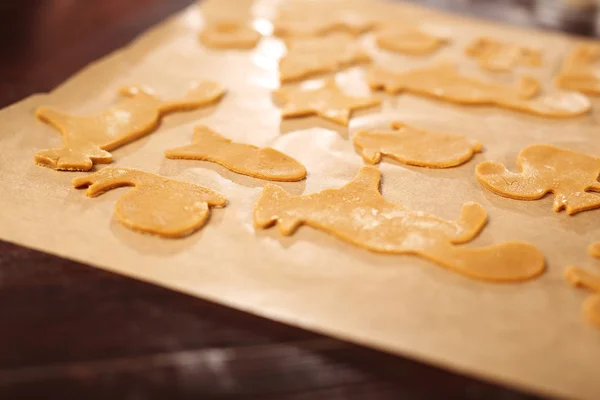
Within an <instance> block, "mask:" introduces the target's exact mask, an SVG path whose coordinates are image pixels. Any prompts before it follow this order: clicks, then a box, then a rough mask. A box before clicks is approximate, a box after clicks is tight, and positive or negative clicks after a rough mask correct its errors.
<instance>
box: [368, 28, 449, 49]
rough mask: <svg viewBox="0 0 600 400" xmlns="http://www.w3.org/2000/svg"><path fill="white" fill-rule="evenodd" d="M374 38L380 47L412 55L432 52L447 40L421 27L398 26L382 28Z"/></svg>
mask: <svg viewBox="0 0 600 400" xmlns="http://www.w3.org/2000/svg"><path fill="white" fill-rule="evenodd" d="M375 40H376V42H377V45H378V46H379V47H381V48H382V49H385V50H389V51H393V52H396V53H401V54H408V55H412V56H425V55H429V54H432V53H434V52H435V51H437V50H438V49H439V48H440V47H442V46H444V45H445V44H447V43H448V42H449V40H448V39H447V38H444V37H441V36H436V35H433V34H431V33H428V32H425V31H424V30H421V29H403V28H398V27H392V28H385V29H382V30H381V31H379V32H377V33H376V35H375Z"/></svg>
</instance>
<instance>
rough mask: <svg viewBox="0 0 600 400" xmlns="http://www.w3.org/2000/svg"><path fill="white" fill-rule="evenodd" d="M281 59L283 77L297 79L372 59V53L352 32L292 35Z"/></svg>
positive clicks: (281, 79)
mask: <svg viewBox="0 0 600 400" xmlns="http://www.w3.org/2000/svg"><path fill="white" fill-rule="evenodd" d="M286 45H287V49H288V50H287V53H286V54H285V55H284V56H283V57H282V58H281V60H279V80H280V81H281V83H286V82H293V81H298V80H302V79H306V78H309V77H311V76H315V75H319V74H323V73H326V72H335V71H339V70H341V69H343V68H346V67H350V66H352V65H355V64H360V63H365V62H370V61H371V58H370V57H369V55H368V54H367V53H366V52H365V51H364V50H362V49H361V48H360V45H359V44H358V43H357V42H356V41H354V40H353V38H352V36H350V35H347V34H342V33H337V34H331V35H329V36H323V37H318V38H309V39H290V40H287V41H286Z"/></svg>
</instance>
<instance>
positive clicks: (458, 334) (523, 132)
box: [0, 1, 600, 399]
mask: <svg viewBox="0 0 600 400" xmlns="http://www.w3.org/2000/svg"><path fill="white" fill-rule="evenodd" d="M273 5H274V2H273V1H261V2H259V3H257V4H256V5H255V9H254V11H255V14H256V15H258V16H259V17H267V18H268V17H270V16H271V15H272V13H273ZM398 7H399V8H398V17H397V21H398V24H404V25H407V24H410V23H415V21H421V22H423V23H426V25H427V26H429V27H430V28H432V29H437V30H439V31H441V32H447V33H448V34H449V35H450V36H451V37H452V38H453V39H454V41H453V43H452V45H451V46H448V47H447V48H444V49H443V50H442V51H440V52H438V53H437V54H435V55H434V56H432V57H429V58H428V57H425V58H417V57H405V56H400V55H394V54H392V53H387V52H383V51H380V50H378V49H377V48H376V46H375V44H374V38H373V37H372V35H366V36H365V37H363V38H362V39H361V40H362V41H363V42H364V43H365V46H366V47H367V48H368V49H369V51H370V52H372V53H373V55H374V57H375V58H376V60H377V62H378V63H381V64H385V65H388V66H390V67H391V68H395V69H399V70H400V69H406V68H411V67H415V66H418V65H424V64H426V63H428V62H431V61H432V60H433V59H439V58H446V59H451V60H457V61H458V62H460V64H461V68H462V70H463V71H464V72H465V73H468V74H472V75H477V76H481V77H483V78H486V79H490V80H491V79H496V80H497V81H504V82H514V80H515V77H514V76H511V75H510V74H496V75H491V74H489V73H485V72H482V71H480V70H479V68H478V66H477V65H476V63H475V62H474V61H473V60H470V59H467V58H466V57H464V56H463V54H462V51H463V48H464V46H465V45H466V44H467V43H468V41H469V40H470V39H471V38H472V37H474V36H476V35H479V34H485V35H489V36H492V37H499V38H502V39H504V40H507V41H516V42H519V43H522V44H529V45H533V46H539V47H541V48H543V50H544V67H543V68H537V69H528V70H523V71H520V72H525V73H527V74H530V75H533V76H536V77H538V78H540V79H543V81H544V82H545V86H544V90H546V91H552V90H556V89H554V88H553V87H552V85H551V83H550V82H551V81H550V79H551V77H552V76H553V74H554V73H555V72H556V70H557V68H558V67H559V63H560V60H561V58H562V56H563V55H564V54H566V51H567V50H568V49H569V48H570V47H571V46H572V45H573V43H574V39H573V38H568V37H566V36H562V35H557V34H551V33H547V32H535V31H527V30H522V29H517V28H511V27H505V26H499V25H494V24H492V23H490V22H487V21H486V22H483V21H472V20H465V19H462V18H458V17H454V16H449V15H445V14H441V13H438V12H436V11H431V10H425V9H421V8H417V7H414V6H408V5H399V6H398ZM202 24H203V21H202V17H201V15H200V13H199V12H198V9H197V8H196V7H192V8H190V9H188V10H186V11H184V12H182V13H181V14H179V15H177V16H176V17H174V18H172V19H170V20H168V21H167V22H165V23H163V24H162V25H160V26H158V27H156V28H154V29H152V30H151V31H149V32H148V33H146V34H145V35H143V36H142V37H141V38H139V39H138V40H137V41H135V42H134V43H133V44H132V45H130V46H128V47H126V48H124V49H123V50H121V51H118V52H116V53H114V54H112V55H110V56H108V57H106V58H105V59H103V60H101V61H99V62H97V63H95V64H93V65H91V66H89V67H88V68H86V69H85V70H84V71H82V72H80V73H79V74H77V75H76V76H74V77H73V78H71V79H70V80H69V81H68V82H66V83H65V84H63V85H62V86H61V87H59V88H58V89H56V90H54V91H53V92H52V93H50V94H43V95H36V96H32V97H31V98H29V99H27V100H24V101H22V102H21V103H19V104H16V105H14V106H11V107H9V108H7V109H5V110H3V111H1V112H0V150H1V151H0V182H1V185H2V189H1V190H0V239H3V240H7V241H10V242H14V243H17V244H20V245H23V246H27V247H31V248H35V249H38V250H43V251H46V252H49V253H53V254H57V255H60V256H63V257H67V258H71V259H74V260H77V261H81V262H85V263H88V264H91V265H94V266H97V267H99V268H102V269H106V270H109V271H114V272H117V273H120V274H123V275H127V276H131V277H135V278H138V279H141V280H144V281H149V282H153V283H156V284H158V285H162V286H166V287H169V288H172V289H175V290H178V291H181V292H185V293H189V294H191V295H194V296H198V297H202V298H205V299H209V300H213V301H216V302H219V303H223V304H226V305H229V306H232V307H235V308H238V309H242V310H246V311H248V312H252V313H255V314H258V315H261V316H264V317H268V318H272V319H275V320H278V321H282V322H286V323H289V324H293V325H298V326H301V327H304V328H308V329H311V330H314V331H318V332H323V333H326V334H329V335H332V336H335V337H339V338H342V339H346V340H350V341H353V342H357V343H361V344H364V345H368V346H372V347H375V348H378V349H382V350H385V351H389V352H392V353H397V354H401V355H405V356H409V357H412V358H416V359H419V360H423V361H426V362H430V363H433V364H436V365H441V366H444V367H446V368H451V369H454V370H458V371H461V372H464V373H469V374H474V375H477V376H481V377H485V378H488V379H493V380H495V381H498V382H503V383H508V384H511V385H516V386H520V387H523V388H527V389H530V390H536V391H539V392H542V393H546V394H552V395H556V396H566V397H579V398H588V399H597V398H600V376H599V375H598V371H600V330H597V329H594V328H593V327H591V326H589V325H588V324H587V323H586V322H585V321H584V320H583V318H582V316H581V314H580V307H581V303H582V301H583V300H584V299H585V298H586V296H587V295H588V293H587V292H586V291H585V290H577V289H574V288H572V287H570V286H569V285H568V284H567V283H566V282H565V280H564V279H563V277H562V273H563V270H564V268H565V267H566V266H567V265H571V264H579V265H581V266H586V267H588V268H591V269H593V270H595V271H596V272H600V268H599V267H600V265H598V262H597V261H594V260H593V259H592V258H591V257H589V256H588V255H587V253H586V247H587V246H588V244H590V243H591V242H592V241H595V240H599V239H600V229H599V228H598V222H599V217H600V211H591V212H583V213H580V214H577V215H576V216H572V217H569V216H567V215H566V214H565V213H564V212H563V213H560V214H557V213H554V212H553V211H552V209H551V204H552V197H551V196H549V197H547V198H544V199H543V200H541V201H533V202H524V201H515V200H510V199H505V198H502V197H499V196H496V195H494V194H492V193H490V192H488V191H486V190H484V189H483V188H482V187H481V186H480V185H479V184H478V183H477V181H476V180H475V177H474V168H475V165H476V164H477V163H479V162H481V161H483V160H486V159H490V160H499V161H501V162H504V163H506V164H507V165H510V166H511V167H514V162H515V157H516V155H517V153H518V152H519V150H520V149H521V148H523V147H524V146H526V145H529V144H533V143H551V144H555V145H559V146H564V147H568V148H571V149H574V150H580V151H585V152H587V153H590V154H596V155H598V154H600V141H599V140H598V132H599V126H598V114H597V112H594V113H592V114H590V115H587V116H583V117H578V118H571V119H564V120H549V119H544V118H540V117H534V116H528V115H525V114H521V113H517V112H512V111H508V110H502V109H498V108H494V107H482V108H469V107H461V106H455V105H451V104H449V103H441V102H437V101H433V100H426V99H423V98H419V97H415V96H412V95H408V94H403V95H400V96H386V95H381V97H382V98H384V99H385V102H384V105H383V106H382V107H381V108H380V109H379V110H375V111H371V112H361V113H359V114H358V116H357V117H355V118H354V119H353V120H352V122H351V124H350V128H349V129H339V128H337V127H335V126H333V125H331V124H327V123H323V122H320V121H319V120H318V119H316V118H307V119H302V120H298V121H293V122H280V117H279V112H280V111H279V108H278V107H277V106H276V105H275V104H274V103H273V101H272V97H271V90H272V89H274V88H276V87H277V86H278V79H277V59H278V57H279V56H280V55H281V54H282V52H283V45H282V43H281V42H280V41H279V40H277V39H274V38H271V37H267V38H264V39H263V40H262V41H261V42H260V44H259V46H258V47H257V48H256V49H255V50H253V51H249V52H217V51H209V50H207V49H205V48H203V47H202V46H201V45H200V44H199V42H198V40H197V33H198V31H199V30H200V28H201V26H202ZM256 24H257V26H258V27H259V28H260V29H267V28H268V24H267V23H266V22H265V20H264V19H262V20H261V19H259V20H258V21H257V22H256ZM201 79H214V80H217V81H219V82H221V83H222V84H224V85H225V86H226V87H227V88H228V89H229V93H228V94H227V95H226V97H225V98H224V100H223V101H222V102H221V103H220V104H219V105H217V106H215V107H213V108H210V109H208V110H200V111H195V112H187V113H179V114H173V115H171V116H168V117H167V118H166V119H165V120H164V122H163V123H162V125H161V127H160V129H159V130H158V131H157V132H155V133H153V134H151V135H149V136H147V137H146V138H143V139H141V140H139V141H137V142H134V143H132V144H130V145H127V146H125V147H123V148H121V149H117V150H115V151H114V152H113V155H114V163H113V165H114V166H122V167H133V168H140V169H144V170H146V171H150V172H154V173H158V174H162V175H165V176H168V177H173V178H177V179H182V180H188V181H191V182H196V183H198V184H202V185H206V186H208V187H210V188H212V189H215V190H218V191H220V192H221V193H223V194H225V195H226V196H227V197H228V199H229V205H228V206H227V207H226V208H224V209H215V210H213V211H212V216H211V219H210V222H209V223H208V225H207V226H206V227H204V229H202V230H201V231H200V232H198V233H196V234H194V235H192V236H190V237H189V238H186V239H183V240H165V239H160V238H157V237H152V236H146V235H142V234H139V233H135V232H132V231H130V230H128V229H126V228H124V227H123V226H122V225H121V224H119V223H118V222H117V221H116V220H115V219H114V217H113V209H114V204H115V201H116V200H117V199H118V198H119V196H121V195H122V194H123V193H124V192H125V191H126V190H130V189H128V188H122V189H118V190H113V191H111V192H108V193H106V194H104V195H102V196H100V197H98V198H94V199H90V198H87V197H86V196H85V194H84V192H83V191H81V190H76V189H73V188H72V186H71V180H72V179H73V178H74V177H77V176H81V175H84V174H85V173H72V172H58V171H54V170H51V169H48V168H43V167H39V166H37V165H35V164H34V163H33V156H34V154H35V153H36V152H37V151H39V150H42V149H47V148H51V147H56V146H58V145H59V143H60V137H59V135H58V133H57V132H56V131H55V130H54V129H53V128H51V127H49V126H47V125H45V124H43V123H41V122H39V121H37V120H36V119H35V118H34V110H35V109H36V107H38V106H40V105H50V106H55V107H58V108H60V109H63V110H66V111H71V112H74V113H83V114H85V113H95V112H99V111H101V110H103V109H104V108H106V107H107V106H109V105H111V104H113V103H114V101H115V100H116V98H117V90H118V88H119V87H120V86H122V85H128V84H145V85H149V86H151V87H153V88H155V89H156V90H157V91H158V93H159V94H160V95H162V96H165V97H176V96H179V95H181V94H183V92H184V91H185V90H186V88H187V85H188V83H189V82H190V81H191V80H201ZM337 79H338V82H340V83H341V84H342V85H343V86H344V87H345V88H348V90H349V91H351V92H352V93H354V94H357V95H361V94H367V93H368V89H367V87H366V83H365V69H364V68H363V67H359V68H351V69H349V70H346V71H345V72H343V73H340V74H338V75H337ZM595 103H596V102H595ZM595 105H596V104H595ZM394 120H401V121H404V122H406V123H409V124H413V125H415V126H417V127H421V128H424V129H435V130H439V131H445V132H451V133H452V132H453V133H460V134H464V135H467V136H469V137H472V138H475V139H478V140H480V141H481V142H482V143H483V144H484V147H485V150H484V153H483V154H478V155H476V157H475V158H474V160H472V161H471V162H469V163H468V164H466V165H463V166H461V167H458V168H452V169H445V170H428V169H424V168H412V167H405V166H401V165H399V164H393V163H390V162H389V161H385V162H383V163H382V164H381V166H380V169H381V171H382V173H383V183H382V191H383V194H384V196H385V197H386V198H387V199H389V200H391V201H395V202H401V203H403V204H404V205H406V206H408V207H410V208H413V209H419V210H423V211H427V212H431V213H433V214H436V215H439V216H441V217H444V218H449V219H455V218H457V216H458V214H459V211H460V207H461V204H462V203H464V202H466V201H476V202H478V203H480V204H482V205H483V206H484V208H485V209H486V210H487V212H488V213H489V224H488V226H487V227H486V229H485V230H484V231H483V233H482V235H481V236H480V237H478V238H477V239H476V240H475V241H473V242H472V243H470V244H468V245H467V246H481V245H487V244H491V243H497V242H501V241H506V240H525V241H529V242H531V243H533V244H534V245H536V246H538V247H539V249H540V250H541V251H542V252H543V253H544V254H545V255H546V257H547V264H548V271H547V273H546V274H545V275H543V276H542V277H541V278H539V279H537V280H534V281H530V282H527V283H523V284H490V283H482V282H478V281H474V280H470V279H467V278H465V277H462V276H459V275H457V274H455V273H452V272H449V271H446V270H444V269H443V268H441V267H439V266H437V265H435V264H433V263H430V262H427V261H423V260H421V259H419V258H417V257H413V256H386V255H380V254H374V253H370V252H368V251H365V250H361V249H359V248H355V247H353V246H351V245H348V244H346V243H344V242H341V241H339V240H337V239H334V238H332V237H330V236H328V235H326V234H324V233H321V232H319V231H316V230H313V229H310V228H307V227H303V228H301V229H300V230H299V231H298V232H297V233H296V234H295V235H294V236H293V237H289V238H282V237H281V236H280V234H279V233H278V232H277V230H276V229H272V230H268V231H255V230H254V228H253V226H252V211H253V204H254V202H255V201H256V199H257V197H258V196H259V194H260V192H261V190H262V186H263V185H264V184H265V182H264V181H260V180H256V179H252V178H248V177H244V176H241V175H237V174H234V173H232V172H229V171H227V170H226V169H224V168H221V167H219V166H216V165H214V164H210V163H205V162H198V161H181V160H168V159H165V158H164V157H163V151H164V150H165V149H167V148H170V147H176V146H181V145H185V144H188V143H189V141H190V139H191V135H192V130H193V127H194V126H195V125H197V124H206V125H208V126H210V127H211V128H213V129H215V130H217V131H219V132H222V133H223V134H224V135H226V136H228V137H231V138H232V139H234V140H237V141H244V142H249V143H252V144H255V145H259V146H273V147H275V148H277V149H279V150H281V151H284V152H286V153H288V154H290V155H291V156H293V157H295V158H296V159H298V160H299V161H300V162H302V163H303V164H304V165H305V166H306V167H307V169H308V171H309V176H308V179H307V180H306V181H304V182H297V183H287V184H286V183H284V184H281V186H282V187H284V188H285V189H286V190H288V191H290V192H292V193H295V194H300V193H312V192H314V191H319V190H321V189H324V188H330V187H339V186H341V185H343V184H344V183H346V182H348V181H349V180H350V179H352V178H353V177H354V176H355V174H356V173H357V171H358V169H359V167H360V166H361V165H363V163H362V160H361V158H360V157H359V156H358V155H357V154H356V153H355V151H354V149H353V147H352V144H351V141H350V140H349V139H348V138H351V137H352V135H353V133H354V132H356V130H357V129H359V128H365V127H383V126H386V125H387V124H388V123H389V122H390V121H394ZM8 323H10V322H8ZM5 328H6V327H5Z"/></svg>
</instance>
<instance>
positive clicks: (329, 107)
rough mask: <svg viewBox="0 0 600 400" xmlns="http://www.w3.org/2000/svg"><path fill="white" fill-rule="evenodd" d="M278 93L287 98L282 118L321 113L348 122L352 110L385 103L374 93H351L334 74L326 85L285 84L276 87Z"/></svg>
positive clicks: (328, 117)
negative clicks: (338, 81) (350, 94)
mask: <svg viewBox="0 0 600 400" xmlns="http://www.w3.org/2000/svg"><path fill="white" fill-rule="evenodd" d="M275 95H277V96H278V97H280V98H281V100H283V102H284V105H283V110H282V112H281V117H282V118H296V117H306V116H309V115H317V116H319V117H321V118H325V119H327V120H330V121H333V122H335V123H337V124H341V125H344V126H348V122H349V120H350V116H351V114H352V111H354V110H359V109H364V108H369V107H374V106H376V105H378V104H379V103H381V100H379V99H376V98H374V97H353V96H349V95H347V94H346V93H344V92H343V91H342V90H341V89H340V88H339V87H338V86H337V84H336V83H335V79H334V78H328V79H326V80H325V81H324V83H323V86H321V87H319V88H316V89H303V88H300V87H294V88H281V89H279V90H277V91H275Z"/></svg>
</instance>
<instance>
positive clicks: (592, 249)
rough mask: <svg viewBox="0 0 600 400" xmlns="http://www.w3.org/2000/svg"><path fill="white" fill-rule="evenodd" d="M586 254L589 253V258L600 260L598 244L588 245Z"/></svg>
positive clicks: (599, 245) (599, 246) (599, 244)
mask: <svg viewBox="0 0 600 400" xmlns="http://www.w3.org/2000/svg"><path fill="white" fill-rule="evenodd" d="M588 253H590V256H592V257H596V258H600V242H595V243H592V244H590V246H589V247H588Z"/></svg>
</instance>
